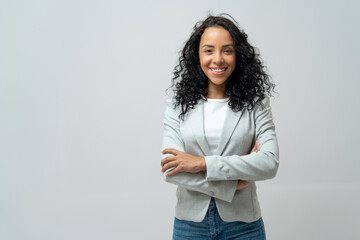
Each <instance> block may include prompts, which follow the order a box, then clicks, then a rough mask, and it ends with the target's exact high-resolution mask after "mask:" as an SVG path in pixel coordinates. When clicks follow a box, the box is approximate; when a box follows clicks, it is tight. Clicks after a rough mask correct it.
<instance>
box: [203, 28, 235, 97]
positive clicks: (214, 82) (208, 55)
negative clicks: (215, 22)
mask: <svg viewBox="0 0 360 240" xmlns="http://www.w3.org/2000/svg"><path fill="white" fill-rule="evenodd" d="M199 58H200V65H201V69H202V70H203V72H204V73H205V75H206V76H207V78H208V79H209V88H219V89H223V90H224V89H225V86H226V82H227V79H228V78H229V77H230V75H231V73H232V72H233V71H234V69H235V65H236V51H235V46H234V41H233V39H232V37H231V35H230V33H229V32H228V31H227V30H225V29H224V28H223V27H220V26H213V27H209V28H206V29H205V31H204V33H203V35H202V36H201V39H200V44H199Z"/></svg>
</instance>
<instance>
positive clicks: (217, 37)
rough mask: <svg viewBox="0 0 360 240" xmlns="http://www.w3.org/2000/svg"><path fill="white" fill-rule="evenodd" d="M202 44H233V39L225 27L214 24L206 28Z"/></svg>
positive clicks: (201, 40) (201, 39)
mask: <svg viewBox="0 0 360 240" xmlns="http://www.w3.org/2000/svg"><path fill="white" fill-rule="evenodd" d="M202 44H211V45H216V44H221V45H222V44H233V39H232V37H231V35H230V33H229V32H228V31H227V30H226V29H225V28H223V27H220V26H213V27H208V28H206V29H205V31H204V33H203V34H202V36H201V38H200V45H202Z"/></svg>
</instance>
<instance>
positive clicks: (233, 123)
mask: <svg viewBox="0 0 360 240" xmlns="http://www.w3.org/2000/svg"><path fill="white" fill-rule="evenodd" d="M242 113H243V110H241V111H238V112H234V111H232V110H231V109H230V108H229V109H228V111H227V112H226V116H225V122H224V126H223V129H222V131H221V134H220V140H219V145H218V148H217V150H216V152H217V153H218V154H219V155H220V156H221V155H222V154H223V153H224V150H225V148H226V146H227V144H228V142H229V140H230V137H231V135H232V134H233V132H234V130H235V128H236V127H237V125H238V123H239V120H240V118H241V115H242Z"/></svg>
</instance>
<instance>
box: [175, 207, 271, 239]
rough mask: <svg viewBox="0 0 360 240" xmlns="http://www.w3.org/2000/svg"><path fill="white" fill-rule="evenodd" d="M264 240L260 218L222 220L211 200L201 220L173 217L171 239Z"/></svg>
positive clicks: (263, 229)
mask: <svg viewBox="0 0 360 240" xmlns="http://www.w3.org/2000/svg"><path fill="white" fill-rule="evenodd" d="M203 239H204V240H205V239H206V240H230V239H231V240H245V239H247V240H250V239H251V240H266V235H265V228H264V223H263V220H262V218H259V219H258V220H257V221H254V222H250V223H246V222H240V221H236V222H224V221H223V220H222V219H221V218H220V215H219V213H218V211H217V208H216V204H215V202H214V201H211V204H210V207H209V210H208V212H207V214H206V216H205V218H204V220H203V221H202V222H191V221H186V220H179V219H177V218H175V221H174V231H173V240H203Z"/></svg>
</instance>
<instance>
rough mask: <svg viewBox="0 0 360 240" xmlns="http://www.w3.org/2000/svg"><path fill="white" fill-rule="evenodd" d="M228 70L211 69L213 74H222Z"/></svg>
mask: <svg viewBox="0 0 360 240" xmlns="http://www.w3.org/2000/svg"><path fill="white" fill-rule="evenodd" d="M226 69H227V68H210V70H211V72H213V73H214V74H222V73H224V72H225V70H226Z"/></svg>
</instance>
